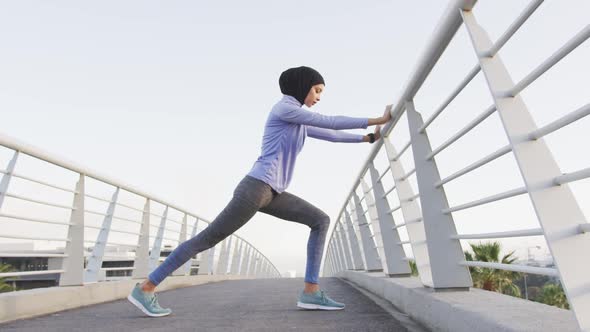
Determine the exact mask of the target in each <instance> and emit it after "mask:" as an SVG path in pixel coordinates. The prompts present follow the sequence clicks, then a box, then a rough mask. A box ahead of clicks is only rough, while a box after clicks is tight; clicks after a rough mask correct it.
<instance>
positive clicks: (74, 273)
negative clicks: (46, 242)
mask: <svg viewBox="0 0 590 332" xmlns="http://www.w3.org/2000/svg"><path fill="white" fill-rule="evenodd" d="M75 191H76V192H75V193H74V202H73V204H72V207H73V208H74V209H73V210H72V214H71V215H70V224H71V225H70V226H68V239H70V242H68V243H67V245H66V250H65V253H64V254H65V255H66V257H64V259H63V261H62V270H64V271H65V272H64V273H62V274H61V276H60V278H59V285H60V286H78V285H83V284H84V174H80V179H79V180H78V183H77V184H76V190H75Z"/></svg>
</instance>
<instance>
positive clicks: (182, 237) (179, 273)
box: [172, 213, 192, 276]
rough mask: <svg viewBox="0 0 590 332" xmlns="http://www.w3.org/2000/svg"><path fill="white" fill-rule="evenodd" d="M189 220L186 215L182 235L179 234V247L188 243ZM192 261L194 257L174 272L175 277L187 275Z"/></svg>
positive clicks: (181, 227)
mask: <svg viewBox="0 0 590 332" xmlns="http://www.w3.org/2000/svg"><path fill="white" fill-rule="evenodd" d="M187 218H188V216H187V215H186V213H185V214H184V216H183V217H182V225H181V226H180V234H178V245H181V244H182V243H183V242H184V241H186V229H187V224H188V220H187ZM191 259H192V257H191V258H189V260H188V261H187V262H186V263H184V264H183V265H182V266H180V267H179V268H178V269H176V271H174V272H172V275H173V276H183V275H186V267H187V265H188V266H189V268H190V264H191Z"/></svg>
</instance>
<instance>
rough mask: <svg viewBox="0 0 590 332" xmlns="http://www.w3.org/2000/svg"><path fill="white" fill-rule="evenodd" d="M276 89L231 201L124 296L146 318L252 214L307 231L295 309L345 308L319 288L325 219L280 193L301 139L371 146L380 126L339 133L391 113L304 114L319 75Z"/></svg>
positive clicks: (314, 97)
mask: <svg viewBox="0 0 590 332" xmlns="http://www.w3.org/2000/svg"><path fill="white" fill-rule="evenodd" d="M279 85H280V88H281V92H282V93H283V94H284V96H283V98H282V99H281V100H280V101H279V102H278V103H277V104H275V105H274V106H273V108H272V110H271V112H270V114H269V116H268V119H267V121H266V125H265V128H264V136H263V140H262V154H261V156H260V157H259V158H258V160H256V162H255V163H254V166H253V167H252V169H251V170H250V172H249V173H248V174H247V175H246V176H245V177H244V179H242V181H241V182H240V183H239V184H238V186H237V187H236V189H235V190H234V193H233V198H232V199H231V201H230V202H229V203H228V205H227V206H226V207H225V208H224V209H223V211H221V213H220V214H219V215H218V216H217V217H216V218H215V220H213V222H211V224H209V225H208V226H207V228H205V229H204V230H203V231H202V232H200V233H199V234H197V235H196V236H195V237H193V238H191V239H190V240H187V241H185V242H184V243H182V244H181V245H179V246H178V247H177V248H176V249H175V250H174V251H173V252H172V253H171V254H170V255H169V256H168V257H167V258H166V260H165V261H164V262H163V263H162V264H161V265H160V266H158V268H156V269H155V270H154V271H153V272H152V273H150V275H149V276H148V279H147V280H145V281H144V282H143V283H141V284H139V283H138V284H137V285H136V286H135V288H134V289H133V291H132V292H131V294H130V295H129V296H128V299H129V301H131V302H132V303H133V304H134V305H136V306H137V307H138V308H139V309H141V310H142V311H143V312H144V313H145V314H147V315H148V316H152V317H160V316H166V315H169V314H170V313H171V312H172V311H171V310H170V309H164V308H161V307H160V305H159V304H158V299H157V297H156V295H155V293H154V291H155V288H156V286H157V285H158V284H160V283H161V282H162V281H163V280H164V279H165V278H166V277H167V276H168V275H169V274H171V273H172V272H173V271H175V270H176V269H177V268H179V267H180V266H181V265H183V264H184V263H185V262H186V261H188V260H189V259H190V258H191V257H193V256H195V255H196V254H197V253H199V252H201V251H204V250H207V249H209V248H211V247H213V246H215V245H216V244H217V243H219V242H221V241H222V240H223V239H225V238H226V237H228V236H229V235H231V234H232V233H234V232H235V231H237V230H238V229H239V228H240V227H242V226H243V225H244V224H245V223H246V222H248V220H250V219H251V218H252V217H253V216H254V214H256V212H257V211H260V212H263V213H267V214H270V215H272V216H275V217H278V218H281V219H284V220H289V221H294V222H298V223H302V224H305V225H307V226H309V227H310V228H311V232H310V235H309V240H308V242H307V264H306V270H305V280H304V281H305V287H304V289H303V291H301V293H300V295H299V298H298V300H297V306H298V307H300V308H304V309H321V310H341V309H343V308H344V304H342V303H339V302H336V301H334V300H332V299H330V298H329V297H328V296H327V295H326V294H325V292H324V291H323V290H321V289H320V287H319V284H318V275H319V269H320V263H321V259H322V253H323V250H324V242H325V240H326V235H327V232H328V227H329V225H330V218H329V217H328V215H327V214H325V213H324V212H323V211H321V210H320V209H318V208H317V207H315V206H313V205H311V204H310V203H308V202H306V201H305V200H303V199H301V198H299V197H297V196H295V195H293V194H290V193H288V192H286V191H285V189H286V188H287V187H288V186H289V183H290V181H291V177H292V175H293V169H294V167H295V160H296V158H297V155H298V154H299V152H300V151H301V149H302V148H303V144H304V142H305V137H306V136H309V137H313V138H316V139H322V140H328V141H332V142H351V143H352V142H370V143H373V142H374V141H375V140H377V139H379V138H380V131H379V126H377V127H376V129H375V132H374V133H371V134H368V135H365V136H363V135H357V134H351V133H346V132H341V131H338V130H340V129H353V128H367V126H371V125H380V124H384V123H386V122H388V121H389V120H390V119H391V114H390V107H387V109H386V111H385V113H384V114H383V116H381V117H378V118H353V117H346V116H327V115H322V114H319V113H314V112H309V111H307V110H304V109H303V108H302V105H306V106H307V107H312V106H313V105H315V104H316V103H317V102H319V101H320V95H321V94H322V92H323V90H324V87H325V83H324V79H323V77H322V76H321V75H320V73H318V72H317V71H315V70H314V69H312V68H309V67H304V66H302V67H296V68H290V69H287V70H286V71H284V72H283V73H282V74H281V76H280V78H279Z"/></svg>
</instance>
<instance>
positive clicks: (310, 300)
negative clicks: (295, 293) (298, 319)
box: [297, 290, 344, 310]
mask: <svg viewBox="0 0 590 332" xmlns="http://www.w3.org/2000/svg"><path fill="white" fill-rule="evenodd" d="M297 306H298V307H299V308H303V309H319V310H342V309H344V303H340V302H336V301H334V300H332V299H331V298H329V297H328V296H327V295H326V293H324V291H323V290H319V291H316V292H315V293H311V294H308V293H305V292H303V291H301V294H300V295H299V299H297Z"/></svg>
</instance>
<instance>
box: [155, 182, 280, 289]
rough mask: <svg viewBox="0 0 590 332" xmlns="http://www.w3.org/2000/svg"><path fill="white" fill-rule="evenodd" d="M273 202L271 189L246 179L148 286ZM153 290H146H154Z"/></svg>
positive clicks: (157, 272)
mask: <svg viewBox="0 0 590 332" xmlns="http://www.w3.org/2000/svg"><path fill="white" fill-rule="evenodd" d="M272 198H273V195H272V191H271V187H270V186H269V185H268V184H266V183H264V182H262V181H260V180H258V179H255V178H252V177H249V176H246V177H245V178H244V179H243V180H242V181H241V182H240V183H239V184H238V186H237V187H236V189H235V190H234V196H233V198H232V200H231V201H230V202H229V203H228V204H227V206H226V207H225V208H224V209H223V211H221V213H220V214H219V215H218V216H217V217H216V218H215V220H213V222H211V224H209V226H207V228H205V229H204V230H203V231H201V232H200V233H199V234H197V235H196V236H195V237H193V238H191V239H189V240H187V241H185V242H183V243H182V244H181V245H179V246H178V247H177V248H176V249H174V251H172V253H171V254H170V255H169V256H168V257H167V258H166V260H165V261H164V262H163V263H162V264H160V266H158V268H156V269H155V270H154V271H153V272H152V273H150V275H149V276H148V281H149V283H151V284H152V285H153V286H157V285H158V284H160V283H161V282H162V281H163V280H164V279H165V278H166V277H167V276H168V275H170V274H171V273H172V272H174V271H175V270H176V269H178V268H179V267H180V266H181V265H183V264H184V263H185V262H187V261H188V260H189V259H190V258H191V257H193V256H195V255H196V254H198V253H199V252H201V251H204V250H207V249H209V248H211V247H213V246H215V245H216V244H217V243H219V242H221V241H223V239H225V238H226V237H228V236H229V235H231V234H232V233H234V232H235V231H237V230H238V229H239V228H240V227H242V226H243V225H244V224H246V222H248V220H250V219H251V218H252V217H253V216H254V214H256V211H258V209H259V208H261V207H263V206H266V205H268V203H270V201H271V200H272ZM144 285H145V283H144ZM153 286H152V287H148V289H149V288H154V287H153ZM144 290H145V289H144ZM152 290H153V289H152Z"/></svg>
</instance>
